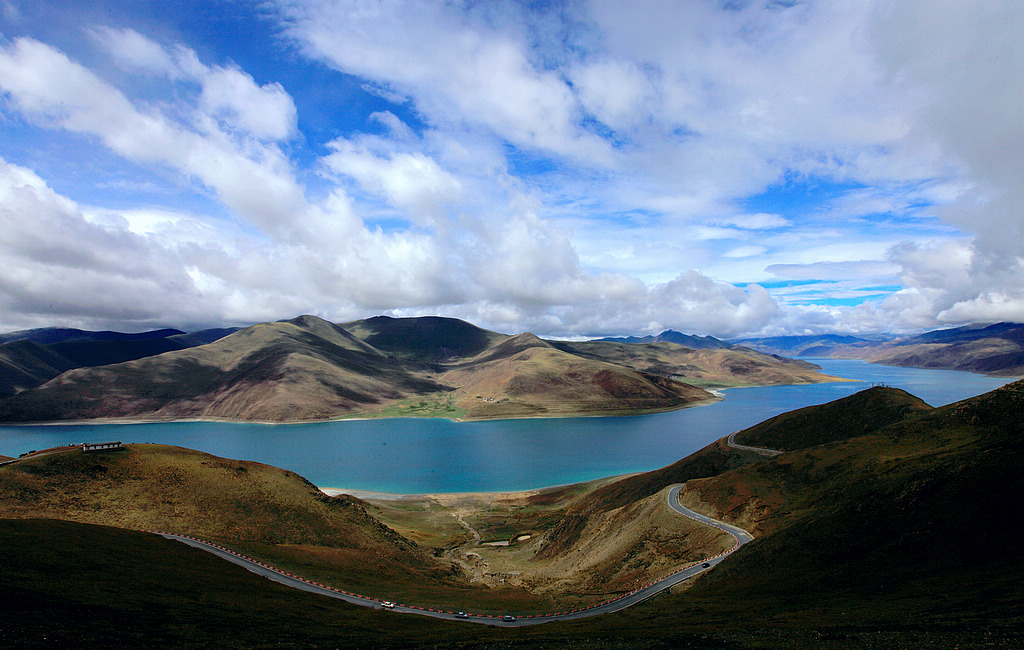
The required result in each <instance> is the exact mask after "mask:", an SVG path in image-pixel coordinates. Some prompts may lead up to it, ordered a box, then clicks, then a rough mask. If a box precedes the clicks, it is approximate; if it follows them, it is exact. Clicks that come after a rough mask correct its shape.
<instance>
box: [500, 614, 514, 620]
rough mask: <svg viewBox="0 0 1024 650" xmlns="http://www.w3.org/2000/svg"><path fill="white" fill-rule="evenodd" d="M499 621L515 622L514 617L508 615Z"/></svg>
mask: <svg viewBox="0 0 1024 650" xmlns="http://www.w3.org/2000/svg"><path fill="white" fill-rule="evenodd" d="M501 620H503V621H514V620H516V617H515V616H512V615H510V614H505V615H504V616H502V617H501Z"/></svg>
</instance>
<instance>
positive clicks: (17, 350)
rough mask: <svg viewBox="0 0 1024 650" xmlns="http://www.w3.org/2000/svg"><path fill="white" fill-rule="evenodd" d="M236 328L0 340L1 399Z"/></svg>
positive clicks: (68, 332) (53, 331) (24, 335)
mask: <svg viewBox="0 0 1024 650" xmlns="http://www.w3.org/2000/svg"><path fill="white" fill-rule="evenodd" d="M237 330H238V328H229V329H216V330H203V331H200V332H193V333H191V334H186V333H184V332H182V331H180V330H176V329H161V330H154V331H151V332H141V333H137V334H125V333H122V332H111V331H102V332H90V331H86V330H79V329H70V328H62V327H50V328H44V329H35V330H23V331H20V332H10V333H8V334H3V335H0V340H3V341H5V342H4V343H2V344H0V397H5V396H8V395H13V394H15V393H17V392H20V391H22V390H25V389H28V388H34V387H36V386H40V385H42V384H44V383H46V382H47V381H49V380H51V379H53V378H54V377H56V376H57V375H59V374H61V373H62V372H65V371H67V370H71V369H73V368H85V367H93V366H105V365H110V364H113V363H123V362H125V361H133V360H135V359H142V358H144V357H150V356H154V355H157V354H163V353H164V352H170V351H172V350H183V349H185V348H189V347H195V346H197V345H203V344H206V343H212V342H213V341H216V340H217V339H220V338H223V337H224V336H226V335H227V334H230V333H232V332H235V331H237Z"/></svg>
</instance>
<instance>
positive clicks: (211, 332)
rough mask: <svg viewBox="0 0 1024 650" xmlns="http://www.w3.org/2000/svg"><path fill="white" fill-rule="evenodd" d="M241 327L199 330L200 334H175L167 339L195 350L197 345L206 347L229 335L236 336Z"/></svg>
mask: <svg viewBox="0 0 1024 650" xmlns="http://www.w3.org/2000/svg"><path fill="white" fill-rule="evenodd" d="M240 329H242V328H241V327H218V328H214V329H208V330H199V331H198V332H189V333H188V334H174V335H173V336H168V337H167V338H168V339H169V340H171V341H177V342H178V343H181V346H182V347H185V348H194V347H196V346H197V345H206V344H207V343H213V342H214V341H219V340H220V339H222V338H224V337H225V336H227V335H228V334H234V333H235V332H237V331H238V330H240Z"/></svg>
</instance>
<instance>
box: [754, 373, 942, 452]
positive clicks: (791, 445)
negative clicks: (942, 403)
mask: <svg viewBox="0 0 1024 650" xmlns="http://www.w3.org/2000/svg"><path fill="white" fill-rule="evenodd" d="M930 410H931V407H930V406H928V405H927V404H925V403H924V402H923V401H922V400H920V399H919V398H917V397H914V396H913V395H911V394H910V393H908V392H906V391H904V390H900V389H899V388H889V387H884V386H875V387H873V388H869V389H867V390H862V391H860V392H858V393H854V394H853V395H850V396H849V397H844V398H842V399H839V400H835V401H834V402H829V403H828V404H822V405H820V406H808V407H806V408H802V409H797V410H795V411H789V412H787V413H782V414H781V415H778V416H776V417H774V418H771V419H769V420H765V421H764V422H761V423H760V424H757V425H755V426H753V427H750V428H749V429H745V430H743V431H740V432H739V433H737V434H736V437H735V439H734V440H735V442H737V443H738V444H742V445H748V446H751V447H766V448H768V449H780V450H782V451H792V450H794V449H804V448H807V447H813V446H815V445H822V444H825V443H828V442H836V441H837V440H845V439H847V438H855V437H857V436H862V435H865V434H868V433H872V432H874V431H877V430H878V429H880V428H882V427H884V426H888V425H890V424H894V423H896V422H900V421H902V420H904V419H906V418H908V417H911V416H913V415H917V414H919V413H925V412H927V411H930Z"/></svg>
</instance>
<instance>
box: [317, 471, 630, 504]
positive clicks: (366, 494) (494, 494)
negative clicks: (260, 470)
mask: <svg viewBox="0 0 1024 650" xmlns="http://www.w3.org/2000/svg"><path fill="white" fill-rule="evenodd" d="M638 474H643V472H627V473H626V474H612V475H611V476H602V477H600V478H595V479H591V480H589V481H579V482H576V483H558V484H555V485H547V486H544V487H539V488H525V489H519V490H494V491H486V490H472V491H468V492H408V493H401V492H383V491H378V490H349V489H346V488H336V487H326V486H324V487H322V486H319V485H318V486H316V489H318V490H320V491H321V492H323V493H324V494H326V495H327V496H329V497H336V496H340V495H342V494H347V495H349V496H353V497H355V498H357V499H362V500H364V501H401V500H403V499H409V500H415V499H438V500H442V501H447V500H451V499H495V498H513V499H514V498H525V497H529V496H533V495H536V494H542V493H544V492H549V491H551V490H560V489H564V488H568V487H572V486H575V485H587V484H591V483H601V482H609V483H611V482H614V481H618V480H621V479H624V478H628V477H630V476H636V475H638Z"/></svg>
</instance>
